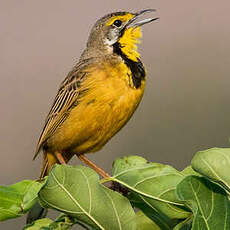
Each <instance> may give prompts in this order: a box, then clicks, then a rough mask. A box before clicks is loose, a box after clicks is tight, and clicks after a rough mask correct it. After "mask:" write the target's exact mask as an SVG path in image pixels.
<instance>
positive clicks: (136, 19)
mask: <svg viewBox="0 0 230 230" xmlns="http://www.w3.org/2000/svg"><path fill="white" fill-rule="evenodd" d="M155 11H156V10H154V9H147V10H142V11H139V12H137V13H135V14H134V15H135V16H134V17H133V18H132V19H131V20H130V21H129V22H128V24H127V25H126V28H130V27H133V28H136V27H138V26H143V25H144V24H147V23H150V22H153V21H155V20H157V19H159V18H145V19H142V20H140V19H141V17H142V16H143V15H144V14H147V13H151V12H155Z"/></svg>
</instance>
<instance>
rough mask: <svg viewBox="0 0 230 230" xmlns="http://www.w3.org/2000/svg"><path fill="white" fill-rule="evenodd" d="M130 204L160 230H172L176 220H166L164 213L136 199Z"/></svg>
mask: <svg viewBox="0 0 230 230" xmlns="http://www.w3.org/2000/svg"><path fill="white" fill-rule="evenodd" d="M132 204H133V205H134V206H135V207H137V208H139V209H140V210H141V211H142V212H143V213H144V214H145V215H146V216H147V217H148V218H149V219H151V220H152V221H153V222H154V223H156V225H157V226H159V228H160V229H161V230H172V229H173V227H174V226H175V225H176V224H177V223H178V220H175V219H174V220H173V219H170V218H168V216H166V215H165V214H164V213H162V212H158V211H156V210H154V209H153V208H151V207H149V206H148V205H146V204H145V203H143V202H142V201H140V202H137V199H136V200H135V201H134V202H132Z"/></svg>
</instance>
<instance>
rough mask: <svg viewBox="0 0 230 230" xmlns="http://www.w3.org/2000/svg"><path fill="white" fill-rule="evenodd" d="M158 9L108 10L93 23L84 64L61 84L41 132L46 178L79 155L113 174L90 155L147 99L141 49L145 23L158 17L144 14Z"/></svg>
mask: <svg viewBox="0 0 230 230" xmlns="http://www.w3.org/2000/svg"><path fill="white" fill-rule="evenodd" d="M152 11H154V10H152V9H147V10H143V11H140V12H137V13H129V12H116V13H112V14H108V15H106V16H104V17H102V18H101V19H99V20H98V21H97V22H96V24H95V25H94V26H93V28H92V30H91V33H90V35H89V39H88V42H87V47H86V49H85V50H84V52H83V53H82V55H81V57H80V60H79V62H78V63H77V64H76V65H75V66H74V68H73V69H72V70H71V71H70V72H69V74H68V75H67V77H66V78H65V80H64V81H63V82H62V83H61V86H60V88H59V90H58V93H57V96H56V98H55V100H54V103H53V105H52V107H51V110H50V112H49V114H48V116H47V119H46V122H45V126H44V128H43V131H42V134H41V136H40V139H39V142H38V146H37V150H36V153H35V156H34V158H35V157H36V156H37V155H38V153H39V151H40V150H41V149H43V154H44V159H43V167H42V172H41V178H42V177H44V176H45V175H47V174H48V173H49V170H50V168H51V167H52V165H53V164H55V163H62V164H65V163H66V162H68V161H69V160H70V159H71V158H72V157H73V156H74V155H77V156H78V157H79V159H80V160H82V161H83V162H85V163H86V164H88V165H89V166H90V167H92V168H93V169H94V170H96V171H97V172H98V173H99V174H101V175H102V176H104V177H107V176H108V174H106V173H105V172H104V171H103V170H102V169H100V168H99V167H98V166H96V165H95V164H94V163H93V162H91V161H89V160H88V159H87V158H86V157H85V156H84V154H85V153H90V152H95V151H98V150H100V149H101V148H102V147H103V146H104V145H105V144H106V143H107V142H108V141H109V139H110V138H111V137H113V136H114V135H115V134H116V133H117V132H118V131H119V130H120V129H121V128H122V127H123V126H124V125H125V124H126V122H127V121H128V120H129V119H130V117H131V116H132V115H133V113H134V111H135V110H136V108H137V106H138V104H139V103H140V101H141V98H142V95H143V92H144V88H145V75H146V72H145V68H144V66H143V64H142V62H141V61H140V58H139V56H140V55H139V53H138V51H137V43H139V39H140V38H141V29H140V27H141V26H142V25H144V24H146V23H149V22H152V21H154V20H156V19H157V18H147V19H143V20H140V16H142V15H143V14H145V13H149V12H152Z"/></svg>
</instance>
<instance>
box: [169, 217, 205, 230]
mask: <svg viewBox="0 0 230 230" xmlns="http://www.w3.org/2000/svg"><path fill="white" fill-rule="evenodd" d="M191 228H192V218H191V217H189V218H188V219H186V220H184V221H181V222H180V223H179V224H177V225H176V226H175V227H174V228H173V230H191ZM200 230H201V229H200Z"/></svg>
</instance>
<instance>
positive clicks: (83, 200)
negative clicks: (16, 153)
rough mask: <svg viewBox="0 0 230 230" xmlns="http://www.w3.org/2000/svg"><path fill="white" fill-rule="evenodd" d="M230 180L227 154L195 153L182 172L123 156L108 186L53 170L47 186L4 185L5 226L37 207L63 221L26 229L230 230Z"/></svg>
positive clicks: (77, 172) (77, 169)
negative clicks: (7, 222)
mask: <svg viewBox="0 0 230 230" xmlns="http://www.w3.org/2000/svg"><path fill="white" fill-rule="evenodd" d="M229 175H230V148H212V149H208V150H206V151H201V152H198V153H197V154H196V155H195V156H194V158H193V159H192V162H191V166H188V167H187V168H185V169H184V170H183V171H178V170H176V169H175V168H173V167H171V166H169V165H164V164H159V163H154V162H147V160H146V159H144V158H142V157H139V156H128V157H123V158H119V159H117V160H115V161H114V163H113V170H112V176H111V177H110V178H108V179H106V180H105V179H103V180H100V178H99V176H98V175H97V174H96V173H95V172H94V171H93V170H92V169H90V168H87V167H84V166H80V165H78V166H69V165H55V166H54V167H53V169H52V170H51V172H50V175H49V176H48V178H46V180H44V181H43V182H36V181H29V180H26V181H22V182H19V183H17V184H14V185H10V186H0V221H4V220H7V219H10V218H16V217H20V216H22V215H24V214H25V213H26V212H27V211H28V210H29V209H31V208H32V206H33V205H34V204H35V203H36V202H39V203H40V205H42V207H44V208H49V209H55V210H57V211H58V212H60V213H61V214H60V216H59V217H58V218H57V219H56V220H51V219H48V218H43V219H40V220H37V221H35V222H34V223H32V224H30V225H27V226H25V227H24V229H26V230H38V229H43V230H51V229H53V230H55V229H56V230H57V229H62V230H68V229H71V227H72V226H73V225H77V224H78V225H81V226H82V227H84V228H85V229H88V230H222V229H223V230H228V229H230V202H229V194H230V176H229ZM108 182H109V183H111V182H112V183H113V184H114V185H116V186H113V188H115V187H117V185H119V186H118V188H119V191H121V193H119V192H117V191H114V190H112V189H111V188H108V187H106V186H105V184H106V183H108Z"/></svg>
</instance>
